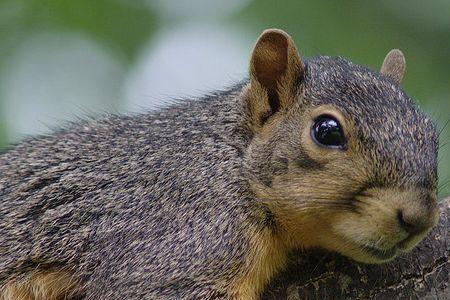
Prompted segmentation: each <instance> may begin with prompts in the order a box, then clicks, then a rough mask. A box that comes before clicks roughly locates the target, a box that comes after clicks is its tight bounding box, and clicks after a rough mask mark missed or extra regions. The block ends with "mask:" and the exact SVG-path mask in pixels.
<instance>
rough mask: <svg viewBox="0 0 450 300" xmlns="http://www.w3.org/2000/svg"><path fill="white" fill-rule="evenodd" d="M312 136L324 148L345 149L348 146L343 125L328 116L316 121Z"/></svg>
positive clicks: (320, 117)
mask: <svg viewBox="0 0 450 300" xmlns="http://www.w3.org/2000/svg"><path fill="white" fill-rule="evenodd" d="M311 136H312V138H313V140H314V142H315V143H316V144H318V145H319V146H322V147H329V148H340V149H345V147H346V144H347V142H346V140H345V136H344V132H343V130H342V127H341V124H339V122H338V121H337V120H336V119H335V118H333V117H331V116H328V115H324V116H319V117H318V118H316V119H315V120H314V123H313V126H312V128H311Z"/></svg>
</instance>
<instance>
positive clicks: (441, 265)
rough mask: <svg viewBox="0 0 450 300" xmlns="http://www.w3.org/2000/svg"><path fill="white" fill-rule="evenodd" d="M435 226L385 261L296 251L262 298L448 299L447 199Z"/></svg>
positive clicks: (449, 215)
mask: <svg viewBox="0 0 450 300" xmlns="http://www.w3.org/2000/svg"><path fill="white" fill-rule="evenodd" d="M440 208H441V215H440V220H439V224H438V225H437V226H436V227H435V228H434V229H433V230H432V231H431V232H430V234H429V235H428V236H427V237H426V238H425V239H424V240H423V241H422V242H421V243H420V244H419V245H418V246H417V247H416V248H415V249H414V250H413V251H412V252H411V253H408V254H405V255H402V256H401V257H399V258H397V259H395V260H394V261H393V262H391V263H388V264H384V265H364V264H358V263H355V262H353V261H351V260H348V259H346V258H344V257H342V256H339V255H337V254H332V253H326V252H316V251H314V252H313V253H296V254H295V255H293V256H292V262H291V263H290V267H289V269H288V270H286V271H285V272H283V273H282V274H280V276H278V278H276V279H275V280H274V281H273V282H272V283H271V284H270V285H269V288H268V289H267V290H266V292H265V293H264V295H263V297H262V299H269V300H275V299H283V300H297V299H300V300H306V299H308V300H312V299H320V300H331V299H375V300H384V299H408V300H410V299H426V300H434V299H436V300H438V299H439V300H449V299H450V283H449V282H450V234H449V226H450V198H448V199H447V200H445V201H442V202H441V203H440Z"/></svg>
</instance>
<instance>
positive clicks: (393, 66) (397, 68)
mask: <svg viewBox="0 0 450 300" xmlns="http://www.w3.org/2000/svg"><path fill="white" fill-rule="evenodd" d="M405 69H406V61H405V56H404V55H403V53H402V51H400V50H398V49H392V50H391V51H389V53H388V54H387V55H386V57H385V58H384V61H383V65H382V66H381V71H380V72H381V74H383V75H386V76H388V77H390V78H391V79H392V80H394V81H395V82H396V83H397V84H400V82H401V81H402V79H403V76H404V75H405Z"/></svg>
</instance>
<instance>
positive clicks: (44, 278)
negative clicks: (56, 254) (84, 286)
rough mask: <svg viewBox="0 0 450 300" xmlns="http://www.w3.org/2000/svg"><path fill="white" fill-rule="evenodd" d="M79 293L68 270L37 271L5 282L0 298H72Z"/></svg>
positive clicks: (15, 299) (48, 299)
mask: <svg viewBox="0 0 450 300" xmlns="http://www.w3.org/2000/svg"><path fill="white" fill-rule="evenodd" d="M79 294H80V291H79V287H78V285H77V282H76V280H75V279H74V278H73V277H72V275H71V274H70V273H69V272H66V271H45V272H42V271H37V272H33V273H32V274H30V275H27V276H25V277H23V278H20V279H16V280H14V281H11V282H9V283H7V284H6V286H5V287H4V288H3V289H2V290H0V300H66V299H67V300H74V299H77V296H78V295H79Z"/></svg>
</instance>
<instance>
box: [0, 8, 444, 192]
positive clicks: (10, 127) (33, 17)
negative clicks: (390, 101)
mask: <svg viewBox="0 0 450 300" xmlns="http://www.w3.org/2000/svg"><path fill="white" fill-rule="evenodd" d="M268 27H278V28H282V29H284V30H286V31H287V32H289V33H290V34H291V35H292V36H293V38H294V39H295V41H296V43H297V46H298V48H299V50H300V52H301V53H302V55H304V56H315V55H320V54H327V55H340V56H344V57H347V58H350V59H351V60H353V61H355V62H357V63H360V64H365V65H368V66H370V67H372V68H375V69H378V68H379V67H380V64H381V62H382V60H383V58H384V56H385V54H386V53H387V52H388V51H389V50H390V49H392V48H400V49H402V50H403V52H404V53H405V55H406V60H407V73H406V77H405V79H404V81H403V84H402V85H403V87H404V88H405V89H406V91H407V92H408V93H409V95H411V96H412V97H413V98H414V99H415V100H416V101H417V103H418V104H419V105H420V106H421V107H422V108H423V110H425V111H426V112H427V113H429V114H430V115H431V116H432V117H433V119H434V120H435V121H436V123H437V124H438V126H439V128H440V129H441V130H442V133H441V135H440V142H441V149H440V170H439V171H440V178H441V180H440V181H441V182H440V186H441V188H440V196H441V197H443V196H446V195H450V192H449V191H450V188H449V185H450V184H448V181H449V180H450V145H449V144H448V143H449V140H450V125H449V126H446V127H445V124H446V122H448V121H449V119H450V82H449V80H450V76H449V74H450V73H449V70H450V59H449V54H450V1H448V0H434V1H426V2H424V1H419V0H409V1H388V0H380V1H371V0H362V1H349V0H341V1H325V0H308V1H306V0H304V1H301V0H289V1H273V0H253V1H252V0H192V1H188V0H185V1H181V0H96V1H92V0H76V1H74V0H0V146H1V147H4V146H6V145H7V144H8V143H11V142H15V141H17V140H20V139H22V138H24V137H25V136H28V135H33V134H38V133H43V132H48V131H49V130H51V128H55V127H57V126H58V125H60V124H62V123H63V122H64V120H70V119H74V118H76V117H79V116H86V115H97V114H100V113H102V112H106V111H110V112H130V111H131V112H132V111H142V110H145V109H149V108H154V107H157V106H159V105H163V104H164V101H167V99H170V98H173V97H183V96H187V95H194V96H195V95H200V94H202V93H203V92H206V91H210V90H212V89H217V88H223V87H226V86H229V85H230V84H232V83H233V82H236V81H239V80H240V79H242V78H243V77H244V76H245V75H246V69H247V61H248V56H249V53H250V50H251V47H252V45H253V43H254V41H255V39H256V38H257V36H258V35H259V33H260V32H261V31H262V30H263V29H265V28H268ZM444 127H445V128H444Z"/></svg>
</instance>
